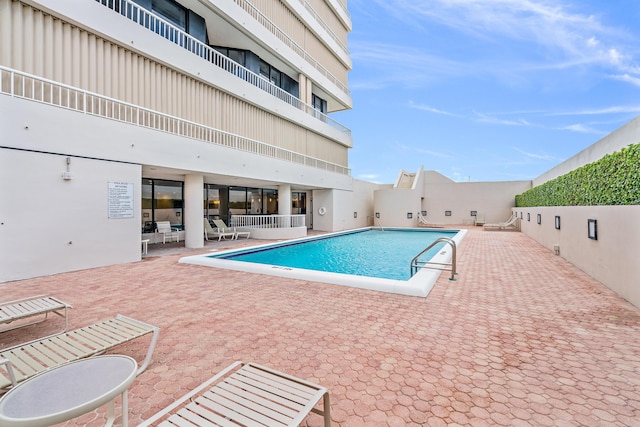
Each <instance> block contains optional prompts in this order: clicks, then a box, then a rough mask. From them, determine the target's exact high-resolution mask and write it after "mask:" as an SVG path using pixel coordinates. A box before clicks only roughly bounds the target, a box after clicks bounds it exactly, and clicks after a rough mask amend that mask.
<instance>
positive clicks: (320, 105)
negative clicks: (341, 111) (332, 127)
mask: <svg viewBox="0 0 640 427" xmlns="http://www.w3.org/2000/svg"><path fill="white" fill-rule="evenodd" d="M311 102H312V104H313V108H315V109H316V110H318V111H320V112H321V113H325V114H326V113H327V101H325V100H324V99H322V98H320V97H319V96H316V95H313V94H312V95H311Z"/></svg>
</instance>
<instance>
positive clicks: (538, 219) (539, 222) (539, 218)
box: [537, 214, 542, 225]
mask: <svg viewBox="0 0 640 427" xmlns="http://www.w3.org/2000/svg"><path fill="white" fill-rule="evenodd" d="M537 221H538V225H539V224H542V215H541V214H538V218H537Z"/></svg>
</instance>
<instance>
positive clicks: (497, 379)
mask: <svg viewBox="0 0 640 427" xmlns="http://www.w3.org/2000/svg"><path fill="white" fill-rule="evenodd" d="M229 244H230V243H228V242H227V243H222V244H221V245H229ZM238 244H241V245H244V244H246V242H243V241H239V242H238ZM215 245H218V243H217V242H216V243H215V244H212V243H210V244H209V245H208V246H207V248H205V250H200V251H193V250H192V251H188V250H185V249H182V250H179V249H175V250H177V251H178V252H182V253H173V254H172V253H165V254H163V255H162V256H155V255H157V254H158V253H160V252H158V251H157V250H156V249H154V248H150V253H149V256H148V257H146V258H145V259H144V260H143V261H142V262H138V263H133V264H126V265H118V266H111V267H104V268H96V269H91V270H85V271H79V272H73V273H66V274H59V275H55V276H50V277H43V278H38V279H33V280H24V281H18V282H11V283H6V284H3V285H0V294H1V295H2V297H1V298H2V300H10V299H14V298H18V297H25V296H30V295H35V294H50V295H55V296H57V297H59V298H61V299H63V300H65V301H68V302H69V303H71V304H73V306H74V308H73V309H72V310H71V313H70V326H71V327H72V328H75V327H80V326H84V325H87V324H89V323H92V322H94V321H97V320H100V319H105V318H108V317H112V316H114V315H115V314H117V313H123V314H126V315H128V316H131V317H134V318H138V319H140V320H143V321H146V322H149V323H152V324H155V325H158V326H160V328H161V333H160V340H159V343H158V346H157V348H156V351H155V354H154V357H153V361H152V363H151V365H150V366H149V368H148V369H147V371H146V372H145V373H143V374H142V375H141V376H139V377H138V378H137V379H136V380H135V382H134V383H133V385H132V387H131V388H130V389H129V405H130V415H129V421H130V423H131V424H132V425H136V424H137V423H138V422H139V421H141V420H143V419H145V418H147V417H149V416H151V415H152V414H153V413H155V412H156V411H157V410H158V409H160V408H161V407H163V406H165V405H168V404H169V403H171V402H172V401H174V400H175V399H176V398H178V397H179V396H181V395H183V394H184V393H186V392H187V391H188V390H190V389H192V388H194V387H195V386H196V385H198V384H199V383H201V382H202V381H204V380H205V379H207V378H208V377H210V376H212V375H213V374H214V373H216V372H217V371H219V370H221V369H222V368H224V367H225V366H227V365H228V364H230V363H231V362H233V361H235V360H244V361H255V362H257V363H261V364H264V365H268V366H271V367H273V368H276V369H279V370H282V371H285V372H288V373H291V374H293V375H296V376H299V377H302V378H305V379H308V380H310V381H313V382H317V383H319V384H322V385H324V386H326V387H328V388H329V390H330V392H331V411H332V419H333V422H334V425H337V426H349V427H355V426H410V425H414V426H418V425H419V426H444V425H449V426H451V425H463V426H640V310H638V309H637V308H635V307H633V306H632V305H631V304H629V303H627V302H626V301H624V300H623V299H621V298H619V297H618V296H616V295H615V294H614V293H613V292H611V291H610V290H608V289H607V288H606V287H604V286H603V285H601V284H600V283H598V282H597V281H595V280H593V279H592V278H590V277H589V276H587V275H586V274H584V273H583V272H581V271H580V270H578V269H577V268H575V267H573V266H572V265H571V264H569V263H568V262H566V261H565V260H564V259H562V258H560V257H557V256H554V255H553V254H552V252H551V251H549V250H547V249H545V248H543V247H541V246H540V245H538V244H537V243H535V242H534V241H532V240H531V239H529V238H528V237H526V236H524V235H523V234H521V233H517V232H489V231H481V230H477V229H472V230H470V232H469V234H468V235H467V237H466V238H465V240H464V241H463V243H462V245H461V247H460V248H459V252H458V261H459V276H458V280H457V281H456V282H450V281H449V280H447V277H448V275H447V274H443V275H442V277H441V278H440V280H439V282H438V283H437V284H436V286H435V287H434V289H433V291H432V292H431V294H430V295H429V296H428V298H426V299H425V298H417V297H408V296H401V295H392V294H384V293H378V292H374V291H369V290H360V289H353V288H347V287H342V286H336V285H325V284H318V283H309V282H304V281H299V280H285V279H281V278H275V277H268V276H262V275H254V274H248V273H241V272H234V271H226V270H217V269H213V268H209V267H201V266H195V265H183V264H178V260H179V258H180V257H181V256H183V255H185V254H190V255H192V254H196V253H202V252H206V251H208V250H211V249H212V248H214V247H215ZM152 246H153V245H152ZM165 252H171V251H170V250H169V249H166V250H165ZM58 321H59V320H57V319H54V320H49V321H47V322H45V323H44V324H43V325H45V326H40V327H39V328H40V329H39V330H37V331H36V330H35V329H36V328H35V327H32V328H31V329H32V330H26V329H30V328H26V329H25V330H21V331H14V332H8V333H4V334H2V335H1V336H0V348H2V347H6V346H8V345H10V344H12V343H15V342H21V341H24V340H25V339H26V338H27V335H29V334H30V333H37V334H44V333H46V329H47V328H50V329H51V330H52V331H53V330H55V328H56V327H59V324H56V322H58ZM147 343H148V341H144V340H139V342H133V343H129V344H126V345H123V346H121V347H119V348H118V349H117V350H118V352H121V353H124V354H128V355H132V356H134V357H136V358H137V359H138V360H141V359H142V357H143V356H144V352H145V348H146V345H147ZM118 408H119V406H118ZM104 415H105V410H104V409H101V410H98V411H96V412H94V413H91V414H87V415H86V416H83V417H81V418H79V419H77V420H75V421H74V423H69V424H70V425H83V424H86V425H98V424H100V422H103V421H104ZM305 423H306V424H305V425H308V426H320V425H321V423H322V420H321V417H319V416H317V415H313V414H312V415H310V416H309V417H307V419H306V421H305Z"/></svg>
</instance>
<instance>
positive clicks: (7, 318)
mask: <svg viewBox="0 0 640 427" xmlns="http://www.w3.org/2000/svg"><path fill="white" fill-rule="evenodd" d="M69 308H71V305H69V304H67V303H66V302H63V301H60V300H59V299H57V298H54V297H50V296H45V295H38V296H33V297H28V298H23V299H19V300H15V301H9V302H5V303H2V305H0V324H5V323H6V324H11V325H10V326H7V327H6V328H4V329H1V330H0V332H7V331H12V330H14V329H18V328H23V327H26V326H31V325H37V324H38V323H42V322H44V321H45V320H47V318H48V317H49V313H53V314H56V315H58V316H60V317H63V318H64V329H63V330H62V331H60V332H66V331H67V328H68V326H69V319H68V317H67V311H68V309H69ZM28 318H35V320H33V321H23V320H24V319H28ZM14 322H17V323H14ZM60 332H59V333H60Z"/></svg>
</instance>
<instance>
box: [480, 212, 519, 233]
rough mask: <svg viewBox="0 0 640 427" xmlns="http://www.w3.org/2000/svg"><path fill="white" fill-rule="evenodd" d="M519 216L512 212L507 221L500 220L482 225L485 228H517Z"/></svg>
mask: <svg viewBox="0 0 640 427" xmlns="http://www.w3.org/2000/svg"><path fill="white" fill-rule="evenodd" d="M517 222H518V216H517V215H516V214H512V215H511V217H510V218H509V219H508V220H506V221H505V222H499V223H497V224H485V225H483V226H482V228H483V229H484V230H516V229H517Z"/></svg>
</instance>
